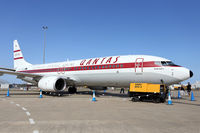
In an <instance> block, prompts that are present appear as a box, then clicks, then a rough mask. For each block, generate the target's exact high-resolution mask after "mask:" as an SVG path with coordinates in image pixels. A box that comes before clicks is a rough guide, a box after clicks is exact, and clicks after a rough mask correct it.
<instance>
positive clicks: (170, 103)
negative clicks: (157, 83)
mask: <svg viewBox="0 0 200 133" xmlns="http://www.w3.org/2000/svg"><path fill="white" fill-rule="evenodd" d="M167 104H168V105H172V99H171V95H170V91H169V93H168V102H167Z"/></svg>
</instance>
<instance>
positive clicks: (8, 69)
mask: <svg viewBox="0 0 200 133" xmlns="http://www.w3.org/2000/svg"><path fill="white" fill-rule="evenodd" d="M0 69H2V70H7V71H13V72H15V71H16V70H15V69H10V68H3V67H0Z"/></svg>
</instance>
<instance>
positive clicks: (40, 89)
mask: <svg viewBox="0 0 200 133" xmlns="http://www.w3.org/2000/svg"><path fill="white" fill-rule="evenodd" d="M39 98H43V96H42V90H41V89H40V97H39Z"/></svg>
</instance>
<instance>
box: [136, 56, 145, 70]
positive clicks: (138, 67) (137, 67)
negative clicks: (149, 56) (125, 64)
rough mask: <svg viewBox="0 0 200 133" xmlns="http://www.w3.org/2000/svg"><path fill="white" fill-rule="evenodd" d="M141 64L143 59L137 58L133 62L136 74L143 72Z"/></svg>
mask: <svg viewBox="0 0 200 133" xmlns="http://www.w3.org/2000/svg"><path fill="white" fill-rule="evenodd" d="M143 62H144V58H137V59H136V60H135V72H136V73H142V72H143Z"/></svg>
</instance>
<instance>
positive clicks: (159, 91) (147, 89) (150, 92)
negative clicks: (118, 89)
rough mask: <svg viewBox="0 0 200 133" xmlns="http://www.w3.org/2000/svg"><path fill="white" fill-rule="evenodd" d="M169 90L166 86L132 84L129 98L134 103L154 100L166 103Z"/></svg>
mask: <svg viewBox="0 0 200 133" xmlns="http://www.w3.org/2000/svg"><path fill="white" fill-rule="evenodd" d="M166 94H167V89H166V86H165V85H164V84H150V83H131V84H130V89H129V96H130V97H132V100H133V101H146V100H153V101H154V102H165V99H166Z"/></svg>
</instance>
